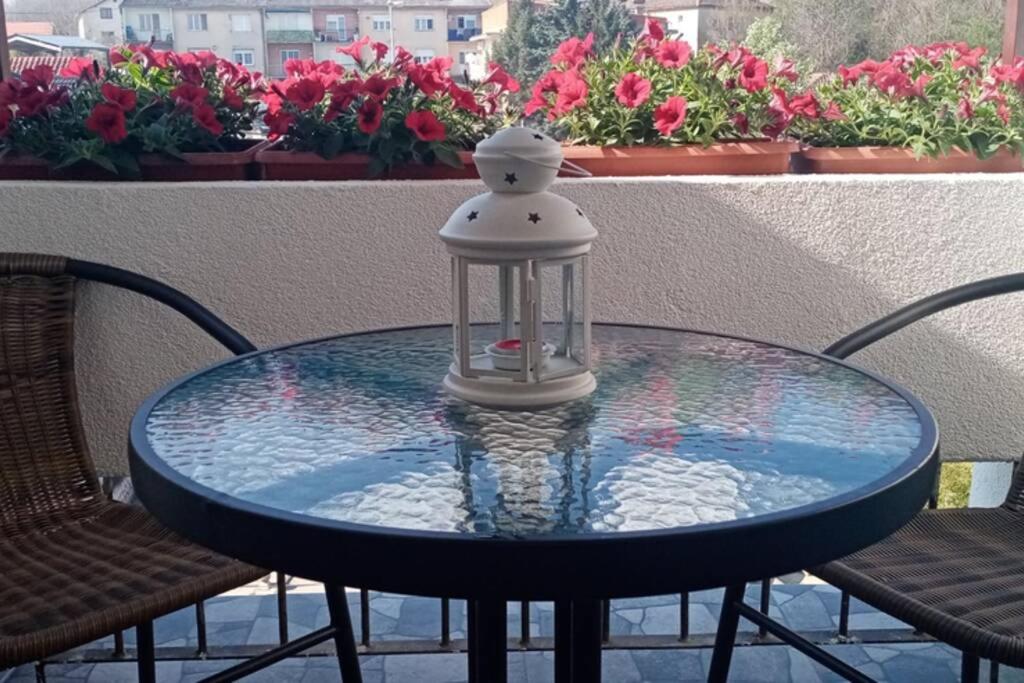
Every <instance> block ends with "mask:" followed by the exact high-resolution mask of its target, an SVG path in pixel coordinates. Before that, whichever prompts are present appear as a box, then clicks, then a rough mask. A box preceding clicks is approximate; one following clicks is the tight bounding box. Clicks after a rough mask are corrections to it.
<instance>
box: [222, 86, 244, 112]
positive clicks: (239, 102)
mask: <svg viewBox="0 0 1024 683" xmlns="http://www.w3.org/2000/svg"><path fill="white" fill-rule="evenodd" d="M223 102H224V106H225V107H227V108H228V109H234V110H235V111H238V110H240V109H242V108H244V107H245V100H243V99H242V96H241V95H239V94H238V92H236V91H235V89H234V88H232V87H231V86H226V87H225V88H224V92H223Z"/></svg>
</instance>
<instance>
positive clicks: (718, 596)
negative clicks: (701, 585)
mask: <svg viewBox="0 0 1024 683" xmlns="http://www.w3.org/2000/svg"><path fill="white" fill-rule="evenodd" d="M724 594H725V590H724V589H722V588H711V589H708V590H706V591H695V592H693V593H690V602H699V603H701V604H705V605H707V604H715V605H721V604H722V596H723V595H724Z"/></svg>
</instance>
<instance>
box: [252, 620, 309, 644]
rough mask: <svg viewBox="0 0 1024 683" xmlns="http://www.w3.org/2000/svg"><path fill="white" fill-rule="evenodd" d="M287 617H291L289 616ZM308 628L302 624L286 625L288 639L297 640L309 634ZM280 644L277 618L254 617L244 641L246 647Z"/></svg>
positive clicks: (290, 623)
mask: <svg viewBox="0 0 1024 683" xmlns="http://www.w3.org/2000/svg"><path fill="white" fill-rule="evenodd" d="M289 616H291V615H290V614H289ZM310 630H311V629H310V628H309V627H308V626H305V625H304V624H296V623H293V622H289V623H288V637H289V638H291V639H294V638H299V637H301V636H304V635H306V634H307V633H309V632H310ZM279 642H281V634H280V633H279V632H278V628H277V617H256V620H255V621H254V622H253V624H252V630H250V631H249V636H248V638H247V639H246V641H245V643H246V645H277V644H278V643H279Z"/></svg>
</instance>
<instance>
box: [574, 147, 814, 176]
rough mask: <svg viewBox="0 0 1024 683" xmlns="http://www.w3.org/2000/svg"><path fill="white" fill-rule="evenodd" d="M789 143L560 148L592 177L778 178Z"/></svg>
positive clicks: (786, 160)
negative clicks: (710, 176)
mask: <svg viewBox="0 0 1024 683" xmlns="http://www.w3.org/2000/svg"><path fill="white" fill-rule="evenodd" d="M797 149H798V145H797V144H796V143H793V142H766V141H751V142H719V143H715V144H713V145H711V146H710V147H703V146H701V145H683V146H681V147H591V146H566V147H563V148H562V151H563V152H564V154H565V158H566V160H567V161H571V162H573V163H574V164H577V165H579V166H582V167H583V168H585V169H586V170H588V171H590V172H591V173H592V174H593V175H595V176H664V175H778V174H780V173H786V172H787V171H788V170H789V163H790V156H791V155H792V154H793V152H795V151H797Z"/></svg>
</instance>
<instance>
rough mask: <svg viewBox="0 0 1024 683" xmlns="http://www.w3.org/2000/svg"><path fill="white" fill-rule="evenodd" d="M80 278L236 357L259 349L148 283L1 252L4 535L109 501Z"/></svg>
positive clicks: (115, 272)
mask: <svg viewBox="0 0 1024 683" xmlns="http://www.w3.org/2000/svg"><path fill="white" fill-rule="evenodd" d="M76 279H88V280H95V281H98V282H105V283H108V284H112V285H115V286H118V287H123V288H125V289H130V290H132V291H135V292H139V293H141V294H144V295H146V296H149V297H150V298H153V299H155V300H157V301H160V302H161V303H164V304H167V305H169V306H171V307H172V308H174V309H175V310H177V311H179V312H181V313H183V314H184V315H186V316H187V317H188V318H189V319H190V320H192V321H193V322H195V323H196V324H197V325H199V327H201V328H202V329H203V330H205V331H206V332H208V333H209V334H210V335H211V336H213V337H214V339H216V340H217V341H219V342H221V343H222V344H223V345H224V346H225V347H227V348H228V349H229V350H230V351H232V352H233V353H236V354H240V353H247V352H249V351H253V350H255V347H254V346H253V345H252V343H251V342H249V341H248V340H247V339H246V338H245V337H243V336H242V335H241V334H239V333H238V332H237V331H236V330H234V329H233V328H231V327H230V326H228V325H227V324H225V323H224V322H223V321H221V320H220V319H219V318H217V317H216V316H215V315H213V314H212V313H211V312H210V311H208V310H207V309H205V308H203V307H202V306H201V305H199V304H198V303H197V302H195V301H194V300H192V299H190V298H189V297H187V296H185V295H184V294H182V293H181V292H179V291H177V290H175V289H173V288H171V287H168V286H167V285H164V284H162V283H159V282H157V281H155V280H152V279H150V278H146V277H144V276H141V275H137V274H135V273H131V272H128V271H124V270H121V269H119V268H113V267H110V266H104V265H101V264H96V263H90V262H87V261H76V260H74V259H67V258H64V257H60V256H45V255H38V254H0V536H14V535H18V534H21V533H25V532H29V531H40V530H44V529H46V528H48V527H52V526H54V525H57V524H60V523H61V522H63V521H66V520H68V519H77V518H81V517H83V516H88V515H89V514H91V513H92V511H94V510H97V509H99V507H100V506H101V505H102V502H103V500H104V496H103V493H102V491H101V490H100V486H99V483H98V481H97V478H96V473H95V470H94V468H93V465H92V460H91V459H90V457H89V452H88V448H87V445H86V440H85V433H84V431H83V429H82V422H81V416H80V413H79V407H78V393H77V390H76V385H75V363H74V317H75V281H76Z"/></svg>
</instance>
